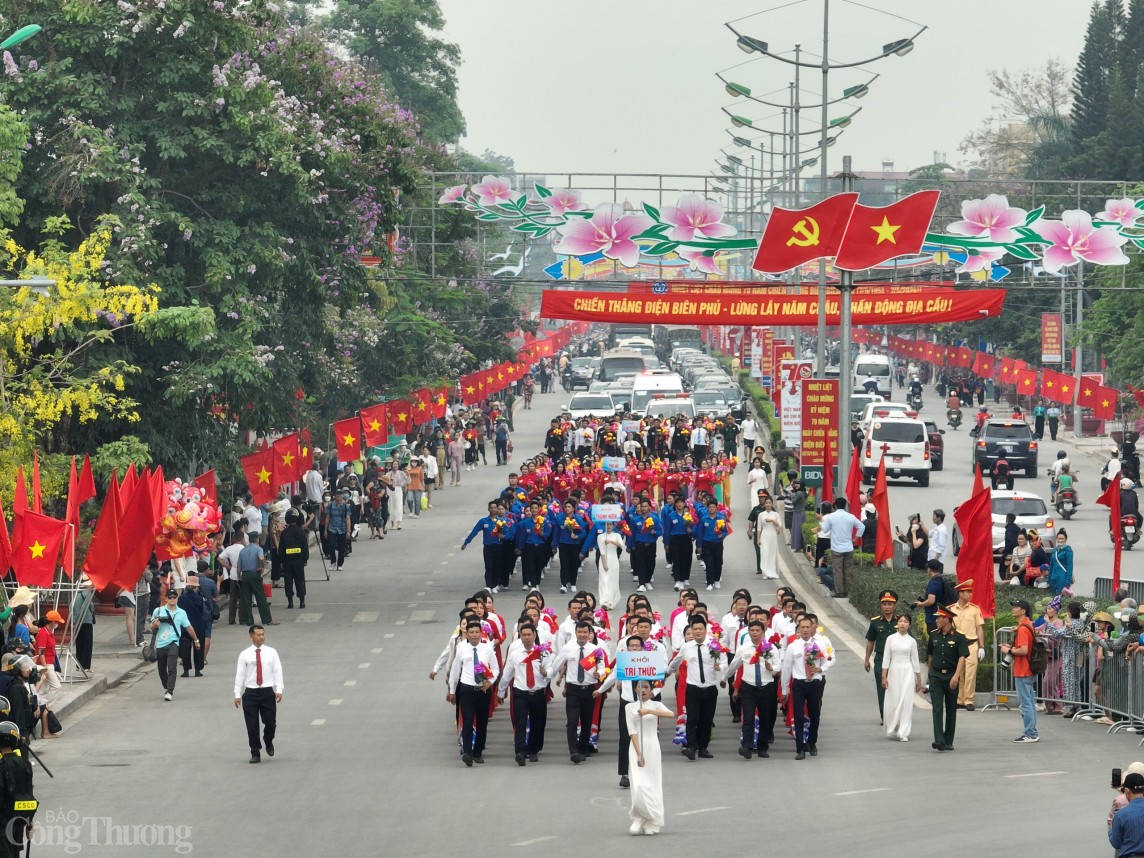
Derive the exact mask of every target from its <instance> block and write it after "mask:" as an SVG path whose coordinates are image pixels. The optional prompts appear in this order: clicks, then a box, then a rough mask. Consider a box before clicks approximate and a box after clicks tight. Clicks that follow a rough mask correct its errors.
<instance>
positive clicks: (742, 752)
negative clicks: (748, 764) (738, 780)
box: [739, 745, 751, 760]
mask: <svg viewBox="0 0 1144 858" xmlns="http://www.w3.org/2000/svg"><path fill="white" fill-rule="evenodd" d="M739 756H740V757H742V758H743V759H744V760H749V759H751V749H750V748H744V747H743V746H742V745H740V746H739Z"/></svg>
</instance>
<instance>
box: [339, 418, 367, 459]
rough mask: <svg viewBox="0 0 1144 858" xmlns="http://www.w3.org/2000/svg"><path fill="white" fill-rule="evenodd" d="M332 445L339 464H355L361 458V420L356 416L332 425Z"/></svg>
mask: <svg viewBox="0 0 1144 858" xmlns="http://www.w3.org/2000/svg"><path fill="white" fill-rule="evenodd" d="M334 443H335V444H336V445H337V448H338V461H339V462H356V461H357V460H358V459H360V458H361V419H360V418H359V417H358V416H357V415H354V416H353V417H347V418H346V419H345V420H339V421H338V422H337V423H335V424H334Z"/></svg>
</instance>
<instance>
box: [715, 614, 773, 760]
mask: <svg viewBox="0 0 1144 858" xmlns="http://www.w3.org/2000/svg"><path fill="white" fill-rule="evenodd" d="M766 631H767V626H766V623H764V622H763V621H762V620H758V619H756V620H751V622H749V623H748V624H747V632H748V634H749V638H748V640H747V641H746V642H745V643H743V644H742V645H741V646H739V647H738V649H736V651H735V657H734V658H733V659H731V663H730V664H729V665H727V676H728V681H732V682H733V681H734V677H735V673H736V671H737V670H738V669H739V668H740V667H742V668H743V677H742V681H741V682H740V683H739V688H738V689H737V690H736V693H737V694H738V696H739V698H740V699H741V700H742V701H743V703H742V719H743V732H742V737H741V738H740V740H739V756H740V757H742V758H743V759H744V760H749V759H751V751H753V750H754V751H758V754H759V757H769V756H770V752H769V751H768V750H767V746H768V744H769V743H768V741H767V740H768V738H769V736H770V732H771V730H772V729H773V728H774V723H775V718H776V717H777V715H778V698H777V697H776V696H775V677H774V674H775V672H776V669H778V668H779V667H780V665H781V655H780V652H781V650H780V649H779V647H778V646H776V645H774V644H772V643H770V642H769V641H764V640H763V635H764V634H765V633H766ZM756 714H757V715H758V718H759V738H758V745H757V746H756V744H755V716H756Z"/></svg>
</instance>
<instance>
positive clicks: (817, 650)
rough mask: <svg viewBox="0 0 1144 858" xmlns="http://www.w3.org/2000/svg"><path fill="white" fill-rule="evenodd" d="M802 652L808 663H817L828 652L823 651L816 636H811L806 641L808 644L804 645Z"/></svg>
mask: <svg viewBox="0 0 1144 858" xmlns="http://www.w3.org/2000/svg"><path fill="white" fill-rule="evenodd" d="M802 654H803V658H805V659H806V663H807V665H816V664H817V663H818V661H819V659H822V658H825V657H826V654H825V653H824V652H823V651H822V649H821V647H819V645H818V642H817V641H816V640H815V639H814V638H811V639H810V640H808V641H807V642H806V646H805V647H804V649H803V653H802Z"/></svg>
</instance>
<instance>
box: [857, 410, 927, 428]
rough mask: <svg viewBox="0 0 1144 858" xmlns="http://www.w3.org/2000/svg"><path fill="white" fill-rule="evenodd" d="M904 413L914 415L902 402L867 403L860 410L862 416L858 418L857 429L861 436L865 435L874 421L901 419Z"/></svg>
mask: <svg viewBox="0 0 1144 858" xmlns="http://www.w3.org/2000/svg"><path fill="white" fill-rule="evenodd" d="M906 412H909V413H910V414H915V412H913V411H912V410H911V409H910V406H908V405H906V404H905V403H904V402H868V403H866V407H865V408H863V409H862V416H861V417H859V418H858V428H859V429H861V430H862V434H866V433H867V432H869V431H870V427H871V426H872V425H873V424H874V420H875V419H881V418H884V417H902V416H904V415H905V414H906ZM915 416H916V414H915Z"/></svg>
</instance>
